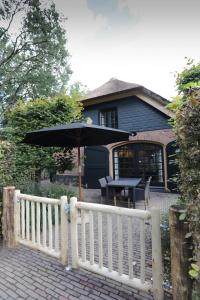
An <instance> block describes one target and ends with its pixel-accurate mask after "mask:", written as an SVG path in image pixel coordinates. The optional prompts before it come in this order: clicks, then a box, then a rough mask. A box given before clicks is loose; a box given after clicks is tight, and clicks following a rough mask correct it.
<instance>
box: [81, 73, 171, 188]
mask: <svg viewBox="0 0 200 300" xmlns="http://www.w3.org/2000/svg"><path fill="white" fill-rule="evenodd" d="M82 103H83V106H84V116H85V117H89V118H90V119H92V122H93V124H98V125H102V126H108V127H113V128H119V129H122V130H126V131H130V132H131V131H136V132H137V135H136V136H134V137H130V139H129V141H128V142H120V143H115V144H111V145H108V146H98V147H86V148H85V155H84V156H85V162H84V183H85V185H86V186H87V187H88V188H98V187H99V185H98V179H99V178H101V177H104V176H106V175H111V176H112V177H113V178H119V177H120V178H121V177H142V178H143V181H145V180H146V179H147V178H148V177H149V176H152V186H154V187H155V188H159V189H160V188H161V189H163V190H169V188H170V183H169V178H170V177H171V176H172V173H173V167H171V166H170V157H171V156H170V155H171V153H172V152H173V151H174V148H173V143H174V140H175V136H174V133H173V131H172V128H171V126H170V124H169V119H170V118H171V117H173V113H172V112H171V111H169V110H168V109H167V108H166V105H167V104H168V103H169V101H168V100H166V99H165V98H163V97H161V96H159V95H158V94H156V93H154V92H152V91H150V90H148V89H147V88H145V87H144V86H141V85H138V84H134V83H128V82H124V81H121V80H118V79H115V78H112V79H110V80H109V81H108V82H106V83H105V84H103V85H102V86H100V87H99V88H97V89H95V90H93V91H91V92H89V93H88V94H87V95H86V97H85V98H84V99H83V100H82Z"/></svg>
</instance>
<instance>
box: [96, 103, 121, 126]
mask: <svg viewBox="0 0 200 300" xmlns="http://www.w3.org/2000/svg"><path fill="white" fill-rule="evenodd" d="M109 112H114V113H115V120H114V122H115V127H111V126H108V125H107V124H108V121H107V120H106V121H105V125H102V114H104V113H105V114H106V113H109ZM106 119H107V117H106ZM110 121H111V120H110ZM110 123H111V122H110ZM99 125H100V126H104V127H110V128H115V129H118V111H117V107H110V108H106V109H102V110H100V111H99Z"/></svg>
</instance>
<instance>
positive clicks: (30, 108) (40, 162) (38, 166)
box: [6, 96, 82, 180]
mask: <svg viewBox="0 0 200 300" xmlns="http://www.w3.org/2000/svg"><path fill="white" fill-rule="evenodd" d="M81 111H82V106H81V104H80V102H79V101H76V100H74V99H73V98H71V97H69V96H58V97H55V98H52V99H36V100H29V101H26V102H23V101H19V102H18V103H17V105H16V106H15V107H13V108H12V109H11V110H10V111H9V112H8V113H7V115H6V120H7V125H8V127H9V128H10V129H9V137H10V141H11V142H12V143H14V144H15V150H16V151H15V155H16V161H15V167H16V169H17V170H18V172H19V173H24V171H25V170H35V174H36V177H38V178H36V179H38V180H40V176H41V172H42V171H43V170H45V169H47V170H48V171H49V172H53V173H55V172H56V170H61V169H62V170H63V169H65V170H66V169H71V168H72V167H73V158H74V157H73V152H72V150H71V149H67V148H65V149H60V148H54V147H38V146H29V145H25V144H22V143H21V141H22V139H23V138H24V136H25V134H26V132H28V131H32V130H36V129H40V128H43V127H50V126H54V125H57V124H63V123H70V122H72V121H74V120H76V119H80V117H81ZM58 152H59V153H60V155H61V156H62V158H63V159H60V160H59V159H55V157H56V153H58ZM63 153H64V154H63Z"/></svg>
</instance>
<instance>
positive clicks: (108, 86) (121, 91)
mask: <svg viewBox="0 0 200 300" xmlns="http://www.w3.org/2000/svg"><path fill="white" fill-rule="evenodd" d="M133 95H135V96H137V97H138V98H140V99H141V100H143V101H144V102H146V103H148V104H150V105H152V106H154V107H155V108H157V109H158V110H160V111H161V112H163V113H164V114H166V115H168V116H170V117H172V116H173V115H172V114H173V113H172V112H170V111H169V110H168V109H166V107H165V106H166V105H167V104H168V103H169V101H168V100H167V99H165V98H163V97H162V96H160V95H158V94H156V93H154V92H153V91H151V90H149V89H147V88H145V87H144V86H143V85H140V84H136V83H130V82H125V81H122V80H119V79H117V78H111V79H110V80H109V81H108V82H106V83H104V84H103V85H101V86H100V87H98V88H96V89H95V90H93V91H89V92H88V93H87V94H86V96H85V97H84V98H83V99H82V103H83V105H84V107H87V106H91V105H94V104H98V103H102V102H108V101H114V100H118V99H120V98H125V97H129V96H133Z"/></svg>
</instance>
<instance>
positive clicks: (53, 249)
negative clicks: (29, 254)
mask: <svg viewBox="0 0 200 300" xmlns="http://www.w3.org/2000/svg"><path fill="white" fill-rule="evenodd" d="M66 204H67V197H66V196H62V197H61V198H60V199H51V198H43V197H38V196H32V195H26V194H22V193H20V191H19V190H16V191H15V195H14V220H15V224H14V225H15V226H14V227H15V240H16V242H17V243H20V244H23V245H25V246H28V247H31V248H33V249H37V250H40V251H42V252H44V253H46V254H48V255H51V256H53V257H56V258H60V259H61V261H62V263H63V264H66V263H67V247H68V246H67V244H68V228H67V226H68V221H67V216H66V214H65V208H64V206H65V205H66Z"/></svg>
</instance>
